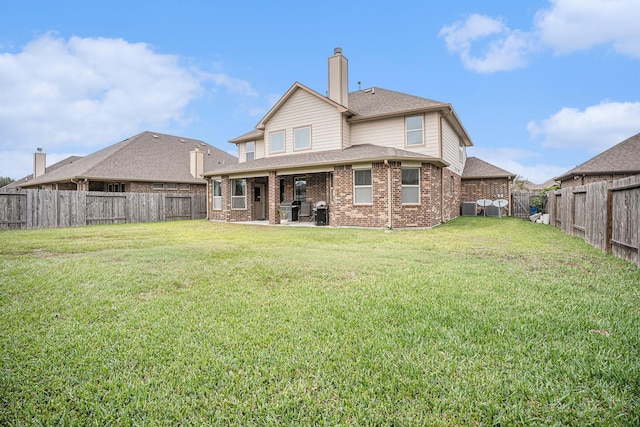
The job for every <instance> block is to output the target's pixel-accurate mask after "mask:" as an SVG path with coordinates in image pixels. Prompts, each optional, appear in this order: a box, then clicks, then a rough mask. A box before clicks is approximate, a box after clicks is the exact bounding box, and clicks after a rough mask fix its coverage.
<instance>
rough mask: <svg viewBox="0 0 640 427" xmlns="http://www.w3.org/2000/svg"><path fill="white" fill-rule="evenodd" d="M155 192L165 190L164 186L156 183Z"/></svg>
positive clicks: (154, 185)
mask: <svg viewBox="0 0 640 427" xmlns="http://www.w3.org/2000/svg"><path fill="white" fill-rule="evenodd" d="M153 189H154V190H164V184H163V183H161V182H156V183H154V184H153Z"/></svg>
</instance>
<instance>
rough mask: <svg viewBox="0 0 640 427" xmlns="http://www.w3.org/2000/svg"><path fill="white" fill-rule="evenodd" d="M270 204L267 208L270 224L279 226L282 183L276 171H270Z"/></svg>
mask: <svg viewBox="0 0 640 427" xmlns="http://www.w3.org/2000/svg"><path fill="white" fill-rule="evenodd" d="M267 185H268V186H269V197H268V199H269V203H268V206H267V209H268V214H267V218H269V224H278V223H279V222H280V215H278V207H279V206H280V181H279V180H278V175H276V171H269V182H268V184H267Z"/></svg>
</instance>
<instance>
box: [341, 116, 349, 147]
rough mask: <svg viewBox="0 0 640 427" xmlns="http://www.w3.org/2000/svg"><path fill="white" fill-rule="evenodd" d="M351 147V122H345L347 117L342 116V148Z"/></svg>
mask: <svg viewBox="0 0 640 427" xmlns="http://www.w3.org/2000/svg"><path fill="white" fill-rule="evenodd" d="M349 147H351V124H350V123H349V122H347V118H346V117H343V118H342V148H349Z"/></svg>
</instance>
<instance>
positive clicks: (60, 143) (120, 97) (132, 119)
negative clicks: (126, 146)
mask: <svg viewBox="0 0 640 427" xmlns="http://www.w3.org/2000/svg"><path fill="white" fill-rule="evenodd" d="M178 60H179V58H178V57H177V56H175V55H166V54H158V53H156V52H154V51H153V49H152V48H151V46H149V45H147V44H145V43H130V42H127V41H126V40H122V39H110V38H80V37H71V38H70V39H68V40H65V39H62V38H60V37H58V36H56V35H55V34H54V33H47V34H44V35H42V36H40V37H38V38H37V39H35V40H34V41H32V42H30V43H29V44H27V45H26V46H24V48H23V49H22V51H20V52H17V53H15V54H14V53H0V93H1V94H2V96H0V153H1V154H0V176H11V177H13V178H20V177H22V176H23V175H25V174H26V173H28V172H29V170H30V168H31V167H30V160H29V162H28V163H25V162H24V158H26V157H28V158H29V159H30V158H31V155H32V153H33V151H34V150H35V148H36V147H43V148H44V149H45V151H47V152H48V154H50V155H51V157H52V158H54V156H55V153H56V152H74V153H76V154H88V153H90V152H93V151H95V149H97V148H98V147H102V146H104V145H106V144H111V143H114V142H117V141H119V140H121V139H123V138H125V137H129V136H131V135H134V134H136V133H138V132H141V131H142V130H146V129H157V130H158V131H162V130H163V129H165V128H168V127H175V126H176V125H177V126H178V127H179V126H180V125H181V124H184V123H186V122H188V121H189V120H190V119H191V118H190V117H185V111H186V108H187V107H188V105H189V104H190V103H192V102H193V101H194V100H196V99H197V98H199V97H202V96H203V95H204V94H205V93H206V92H207V91H209V90H211V91H215V88H217V87H221V88H224V89H225V91H226V92H228V93H231V94H235V95H239V96H256V92H255V91H254V90H253V89H252V87H251V85H250V84H249V83H247V82H245V81H242V80H239V79H236V78H233V77H230V76H228V75H226V74H224V73H216V74H212V73H207V72H205V71H201V70H196V69H189V68H185V67H182V66H181V65H180V64H179V63H178ZM25 165H26V167H25ZM25 169H26V173H25Z"/></svg>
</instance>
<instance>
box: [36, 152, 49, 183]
mask: <svg viewBox="0 0 640 427" xmlns="http://www.w3.org/2000/svg"><path fill="white" fill-rule="evenodd" d="M46 169H47V155H46V154H44V153H43V152H42V148H38V152H36V153H33V177H34V178H37V177H39V176H41V175H44V173H45V171H46Z"/></svg>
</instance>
